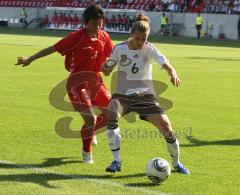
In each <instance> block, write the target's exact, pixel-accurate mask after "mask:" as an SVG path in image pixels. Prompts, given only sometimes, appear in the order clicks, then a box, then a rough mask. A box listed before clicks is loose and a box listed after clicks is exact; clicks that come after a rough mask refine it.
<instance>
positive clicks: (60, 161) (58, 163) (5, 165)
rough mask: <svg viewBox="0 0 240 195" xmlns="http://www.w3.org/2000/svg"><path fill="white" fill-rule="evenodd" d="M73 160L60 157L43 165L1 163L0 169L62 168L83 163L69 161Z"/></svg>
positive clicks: (47, 159)
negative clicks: (62, 166)
mask: <svg viewBox="0 0 240 195" xmlns="http://www.w3.org/2000/svg"><path fill="white" fill-rule="evenodd" d="M68 159H72V157H71V158H70V157H60V158H45V159H44V160H45V161H44V162H42V163H41V164H16V163H7V162H6V163H4V162H0V168H5V169H7V168H9V169H13V168H18V169H21V168H23V169H27V168H46V167H53V166H61V165H66V164H73V163H82V161H79V160H68Z"/></svg>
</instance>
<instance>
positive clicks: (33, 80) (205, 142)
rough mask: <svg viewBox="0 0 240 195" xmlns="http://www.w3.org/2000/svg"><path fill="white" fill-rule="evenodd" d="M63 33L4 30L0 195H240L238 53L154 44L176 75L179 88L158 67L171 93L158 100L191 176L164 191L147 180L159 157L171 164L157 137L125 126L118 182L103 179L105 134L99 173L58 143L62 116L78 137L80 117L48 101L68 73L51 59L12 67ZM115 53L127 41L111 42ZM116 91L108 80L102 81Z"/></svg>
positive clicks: (226, 46) (163, 41) (221, 44)
mask: <svg viewBox="0 0 240 195" xmlns="http://www.w3.org/2000/svg"><path fill="white" fill-rule="evenodd" d="M65 34H66V32H58V31H44V32H39V31H34V30H16V29H13V30H9V29H5V28H1V29H0V62H1V63H0V149H1V150H0V194H27V195H30V194H49V195H50V194H51V195H52V194H64V195H66V194H69V195H70V194H165V193H166V194H204V195H205V194H239V193H240V180H239V178H240V171H239V170H240V167H239V164H240V131H239V130H240V122H239V117H240V104H239V100H240V98H239V97H240V79H239V78H240V76H239V75H240V43H239V42H238V41H228V40H209V39H202V40H195V39H190V38H178V37H173V38H168V37H161V38H160V37H150V41H151V42H152V43H154V44H155V46H156V47H157V48H158V49H159V50H160V51H161V52H162V53H164V54H165V55H166V56H167V57H168V58H169V59H170V61H171V63H172V64H173V65H174V67H175V68H176V69H177V71H178V75H179V77H180V78H181V79H182V80H183V81H184V83H183V85H182V86H181V87H179V88H175V87H173V86H172V85H171V84H170V81H169V78H168V76H167V74H166V72H165V71H162V70H161V69H160V68H159V66H158V65H157V64H155V63H154V67H153V68H154V71H153V73H154V75H153V77H154V79H155V80H160V81H162V82H164V83H165V84H166V85H167V86H168V87H167V89H166V90H165V91H164V92H163V93H161V97H162V98H166V99H168V100H171V101H172V102H173V107H172V108H171V109H169V110H168V111H167V114H168V116H169V117H170V119H171V122H172V125H173V127H174V129H175V130H176V132H177V135H178V137H179V141H180V143H181V148H180V149H181V161H182V163H183V164H184V165H185V166H186V167H187V168H189V169H190V171H191V175H187V176H186V175H179V174H176V173H174V172H173V173H172V174H171V176H170V178H169V179H168V180H167V181H166V182H164V183H162V184H161V185H152V184H151V182H150V181H149V180H148V179H147V177H146V176H145V167H146V163H147V162H148V161H149V160H150V159H151V158H154V157H157V156H159V157H163V158H165V159H166V160H168V161H169V162H171V160H170V157H169V155H168V153H167V151H166V144H165V141H164V139H163V138H162V137H161V136H158V134H155V132H156V129H155V128H154V127H153V126H151V125H150V124H147V123H146V122H144V121H141V120H139V119H138V117H137V119H136V121H135V122H127V121H126V120H125V119H121V121H120V127H121V130H122V133H123V143H122V148H121V151H122V160H123V164H122V165H123V167H122V172H120V173H117V174H115V175H112V174H107V173H105V167H106V166H107V165H108V163H109V162H110V161H111V153H110V151H109V149H108V145H107V139H106V133H102V134H99V135H98V146H97V147H94V148H93V155H94V160H95V163H94V164H93V165H86V164H83V163H82V162H81V153H80V151H81V141H80V140H79V139H77V138H75V139H73V138H63V137H61V136H59V135H58V134H57V133H56V132H55V130H54V125H55V123H56V121H57V120H58V119H59V118H61V117H65V116H71V117H73V119H74V120H73V122H72V123H71V127H72V128H73V129H76V130H77V129H79V128H80V127H81V124H82V120H81V119H80V117H79V116H78V114H77V113H73V112H69V111H62V110H58V109H56V108H54V107H52V106H51V105H50V102H49V93H50V92H51V90H52V89H53V88H54V87H55V86H56V85H57V84H58V83H59V82H61V81H62V80H64V79H65V78H67V76H68V73H67V72H66V71H65V69H64V66H63V57H61V56H60V55H59V54H53V55H51V56H49V57H47V58H44V59H39V60H38V61H36V62H34V63H33V64H32V65H31V66H29V67H25V68H21V67H16V66H14V63H15V62H16V57H17V56H29V55H30V54H32V53H34V52H36V51H38V50H40V49H43V48H45V47H47V46H50V45H51V44H53V43H55V42H56V41H58V40H59V39H60V38H61V37H63V36H64V35H65ZM112 38H113V40H114V42H115V43H117V42H120V41H122V40H124V39H126V35H116V34H112ZM104 80H105V81H106V83H107V85H110V82H111V78H105V77H104Z"/></svg>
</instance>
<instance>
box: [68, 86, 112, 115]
mask: <svg viewBox="0 0 240 195" xmlns="http://www.w3.org/2000/svg"><path fill="white" fill-rule="evenodd" d="M68 96H69V99H70V101H71V103H72V105H73V108H74V109H75V110H76V111H78V112H84V110H86V109H89V108H92V107H93V106H96V107H98V108H105V109H106V108H107V107H108V104H109V102H110V99H111V95H110V93H109V92H108V90H107V88H106V86H105V85H104V84H101V85H98V86H94V87H88V88H87V89H86V88H83V87H81V86H79V87H76V88H74V89H72V90H68Z"/></svg>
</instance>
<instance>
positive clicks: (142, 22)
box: [132, 14, 150, 33]
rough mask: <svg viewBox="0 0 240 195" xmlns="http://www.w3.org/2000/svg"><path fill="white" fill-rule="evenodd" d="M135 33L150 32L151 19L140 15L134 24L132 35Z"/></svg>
mask: <svg viewBox="0 0 240 195" xmlns="http://www.w3.org/2000/svg"><path fill="white" fill-rule="evenodd" d="M135 31H140V32H146V31H149V32H150V19H149V17H147V16H145V15H144V14H138V15H137V16H136V19H135V21H134V23H133V27H132V33H134V32H135Z"/></svg>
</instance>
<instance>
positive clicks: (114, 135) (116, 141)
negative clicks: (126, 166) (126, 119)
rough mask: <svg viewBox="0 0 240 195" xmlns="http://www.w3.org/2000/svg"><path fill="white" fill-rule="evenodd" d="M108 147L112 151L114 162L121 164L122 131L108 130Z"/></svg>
mask: <svg viewBox="0 0 240 195" xmlns="http://www.w3.org/2000/svg"><path fill="white" fill-rule="evenodd" d="M107 134H108V145H109V148H110V150H111V151H112V156H113V158H114V160H116V161H118V162H121V158H120V144H121V134H120V129H119V128H116V129H108V132H107Z"/></svg>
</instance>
